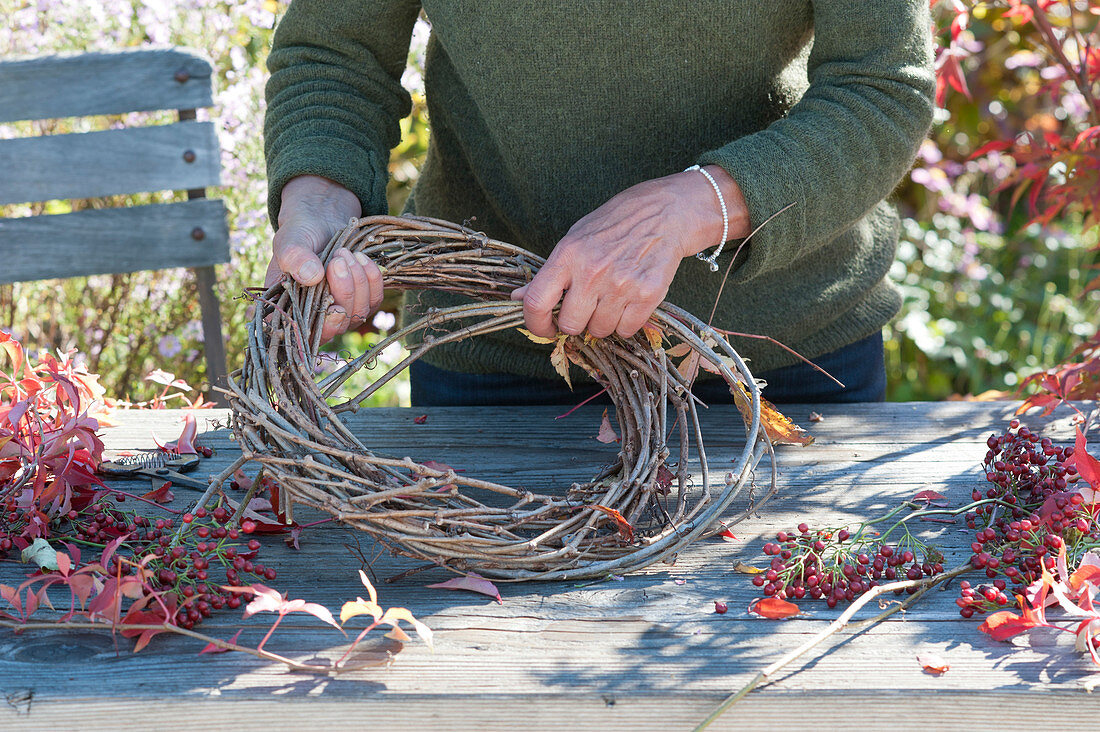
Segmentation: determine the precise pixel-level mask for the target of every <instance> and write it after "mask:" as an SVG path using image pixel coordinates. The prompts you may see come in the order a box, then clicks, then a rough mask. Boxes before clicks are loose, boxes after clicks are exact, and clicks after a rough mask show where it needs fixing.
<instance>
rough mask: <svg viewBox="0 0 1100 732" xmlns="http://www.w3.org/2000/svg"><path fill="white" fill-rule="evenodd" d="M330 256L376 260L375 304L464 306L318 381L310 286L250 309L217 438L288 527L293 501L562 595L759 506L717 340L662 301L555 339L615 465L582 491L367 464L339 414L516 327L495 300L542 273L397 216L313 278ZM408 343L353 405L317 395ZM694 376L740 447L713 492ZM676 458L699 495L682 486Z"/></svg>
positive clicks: (503, 302)
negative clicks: (637, 324)
mask: <svg viewBox="0 0 1100 732" xmlns="http://www.w3.org/2000/svg"><path fill="white" fill-rule="evenodd" d="M339 248H346V249H349V250H351V251H353V252H363V253H365V254H366V255H367V256H368V257H370V258H371V259H372V260H374V261H375V262H377V263H378V265H379V266H380V267H381V268H382V270H383V273H384V275H383V282H384V286H385V287H386V288H396V289H398V290H407V289H417V290H419V289H429V290H445V291H448V292H457V293H461V294H463V295H467V296H469V297H471V298H472V299H473V300H474V301H475V302H473V303H471V304H467V305H462V306H458V307H452V308H445V309H436V310H432V311H429V312H428V313H427V314H426V315H425V316H424V317H422V318H420V319H419V320H417V321H416V322H413V323H410V324H408V325H407V326H406V327H404V328H402V329H401V330H399V331H398V332H396V333H393V334H392V335H390V336H389V337H387V338H386V339H384V340H383V341H381V342H380V343H379V344H378V345H377V346H375V347H374V348H372V349H371V350H370V351H368V352H367V353H364V354H362V355H360V356H358V357H357V358H354V359H351V360H348V361H346V362H345V363H343V365H342V366H340V367H339V368H338V370H336V371H335V372H333V373H330V374H328V375H325V376H321V375H319V374H318V366H319V364H320V358H321V356H320V355H319V347H320V337H321V326H322V322H323V319H324V315H325V312H326V309H327V308H328V306H329V305H330V304H331V302H332V297H331V295H330V294H329V292H328V289H327V286H326V285H325V283H324V282H322V283H321V284H319V285H316V286H313V287H303V286H300V285H299V284H297V283H296V282H294V281H293V280H290V279H289V278H286V279H284V281H282V282H280V283H277V284H275V285H273V286H272V287H270V288H269V289H268V290H267V291H266V292H264V293H263V294H262V295H260V296H258V297H257V298H256V303H257V307H256V311H255V315H254V316H253V320H252V322H251V324H250V325H249V343H248V351H247V354H246V358H245V362H244V365H243V366H242V368H241V369H239V370H237V371H235V372H234V373H233V374H232V376H231V377H230V380H229V384H230V392H231V393H230V404H231V407H232V411H233V429H234V432H235V434H236V437H237V440H238V441H239V444H240V446H241V449H242V451H243V453H244V455H245V456H248V457H251V458H252V459H254V460H256V461H257V462H259V463H260V464H261V465H262V466H263V467H264V470H265V472H266V474H267V475H270V476H272V477H273V478H275V479H276V481H277V482H278V485H279V486H280V491H281V496H280V497H281V499H282V503H281V505H282V506H283V507H284V508H285V509H286V510H287V512H288V513H289V512H290V510H291V508H292V506H293V504H295V503H300V504H304V505H308V506H312V507H314V508H317V509H320V510H322V511H326V512H328V513H330V514H332V515H333V516H334V517H336V518H337V519H338V520H340V521H342V522H344V523H346V524H349V525H351V526H353V527H355V528H358V529H361V530H363V531H366V532H368V533H369V534H371V535H372V536H374V537H375V538H376V539H378V540H379V541H381V542H382V543H383V544H385V545H386V546H387V547H388V548H389V549H390V550H391V551H393V552H394V553H397V554H402V555H406V556H409V557H414V558H418V559H425V560H428V561H430V562H433V563H436V564H439V565H441V566H446V567H448V568H450V569H453V570H455V571H458V572H469V571H475V572H478V573H480V574H482V575H484V576H488V577H493V578H495V579H506V580H507V579H511V580H524V579H546V580H551V579H554V580H562V579H580V578H590V577H604V576H607V574H609V573H622V572H627V571H630V570H635V569H640V568H641V567H644V566H646V565H648V564H651V563H653V562H656V561H658V560H661V559H670V558H671V557H674V555H675V554H676V553H677V552H679V551H680V550H681V549H683V548H684V547H685V546H686V545H687V544H688V543H689V542H691V541H692V540H694V539H696V538H698V537H700V536H702V535H704V533H705V532H707V530H708V528H709V527H711V526H712V525H713V524H714V523H715V522H716V520H717V519H718V518H719V516H722V514H723V512H725V511H726V510H727V509H728V508H729V507H730V505H731V504H732V503H733V501H734V500H735V499H737V497H738V496H739V495H741V494H742V492H743V491H744V490H745V489H746V488H748V489H749V495H748V497H749V499H750V500H749V501H748V504H749V505H748V507H747V508H745V509H744V510H743V511H741V512H740V514H737V515H730V516H726V517H724V519H726V520H727V523H732V522H736V521H738V520H740V519H742V518H744V517H745V516H746V515H748V513H749V512H750V511H754V510H756V509H758V508H759V507H760V505H762V503H763V502H764V501H766V500H767V499H768V498H770V497H771V496H772V495H774V493H775V466H774V456H772V455H771V452H772V444H771V440H770V439H769V437H768V435H767V433H766V431H765V429H764V428H763V426H762V423H761V399H760V391H759V388H758V386H757V384H756V383H755V382H754V380H753V378H752V375H751V374H750V373H749V370H748V368H747V367H746V366H745V363H744V361H742V359H741V358H740V356H738V355H737V352H736V351H735V350H734V349H733V348H732V347H731V346H730V344H729V343H728V342H727V341H726V340H725V339H724V338H723V337H722V336H720V335H719V334H717V333H716V332H715V331H713V330H712V329H711V328H710V327H708V326H707V325H706V324H704V323H702V322H701V321H700V320H698V319H697V318H695V317H694V316H692V315H691V314H689V313H687V312H685V311H684V310H682V309H680V308H678V307H676V306H674V305H671V304H668V303H664V304H662V305H661V306H660V307H659V308H658V309H657V311H656V312H655V313H654V315H653V317H652V318H651V320H650V321H649V324H648V325H647V327H646V328H645V329H644V330H643V331H641V332H639V333H638V334H636V335H634V336H633V337H631V338H627V339H623V338H620V337H618V336H611V337H609V338H605V339H592V338H583V337H579V336H564V335H563V336H559V337H558V339H557V341H556V342H555V348H554V351H553V356H552V358H553V359H555V360H556V361H557V362H558V363H563V362H564V361H568V362H569V363H572V364H575V365H577V366H579V367H580V368H581V369H583V370H584V371H586V372H587V373H588V374H590V375H591V376H592V377H593V378H594V379H596V381H597V382H599V383H600V384H601V385H602V386H604V387H606V389H607V391H608V394H609V395H610V398H611V400H612V402H613V404H614V408H615V414H616V417H617V421H618V423H619V426H620V430H621V432H622V437H621V443H620V445H621V449H620V451H619V455H618V459H617V460H616V461H615V463H614V464H612V465H610V466H606V467H603V468H602V469H600V470H598V472H597V473H596V475H595V476H594V477H593V478H592V480H590V481H589V482H587V483H584V484H579V483H574V484H572V485H568V486H563V487H562V488H561V489H560V490H559V491H557V492H549V493H535V492H533V491H531V490H528V489H526V488H524V487H522V486H516V487H511V486H506V485H501V484H499V483H495V482H491V481H489V480H485V479H482V478H477V477H474V476H471V475H466V474H456V473H455V472H454V470H452V469H445V470H440V469H436V468H435V467H432V466H431V465H425V464H421V463H417V462H415V461H413V460H412V459H410V458H408V457H404V458H402V457H392V456H383V455H380V454H377V453H376V452H374V451H372V450H371V449H370V447H369V446H368V445H365V444H363V442H361V441H360V440H359V439H358V438H357V437H356V436H355V435H353V434H352V433H351V431H350V430H348V429H347V427H346V426H345V425H344V424H343V423H342V422H341V420H340V415H342V414H345V413H347V412H354V411H355V410H357V409H358V408H359V404H360V403H361V402H362V401H363V400H364V399H366V398H367V397H368V396H369V395H370V394H371V393H373V391H374V390H376V389H377V388H378V387H379V386H381V385H382V384H384V383H386V382H387V381H389V380H390V379H392V378H393V377H394V376H396V375H397V374H398V373H400V372H401V371H402V370H403V369H405V368H406V367H407V366H408V365H409V364H410V363H411V362H412V361H414V360H415V359H417V358H420V357H421V356H422V355H424V354H425V353H426V352H427V351H429V350H431V349H432V348H434V347H435V346H438V345H440V344H442V343H450V342H453V341H460V340H463V339H466V338H475V337H477V336H480V335H484V334H486V333H492V332H494V331H499V330H504V329H507V328H516V327H519V326H522V325H523V305H522V303H521V302H513V301H511V300H509V294H510V293H511V291H512V290H514V289H515V288H517V287H519V286H521V285H523V284H525V283H527V282H529V281H530V280H531V278H532V277H533V276H534V274H535V272H537V271H538V269H539V267H540V266H542V264H543V262H544V260H543V259H541V258H540V257H538V256H536V255H534V254H531V253H530V252H527V251H525V250H523V249H520V248H518V247H515V246H511V245H509V244H505V243H503V242H499V241H494V240H492V239H489V238H487V237H485V235H483V234H480V233H478V232H475V231H472V230H470V229H467V228H465V227H462V226H458V225H455V224H452V223H449V222H446V221H440V220H435V219H428V218H413V217H400V218H399V217H391V216H374V217H368V218H363V219H353V220H352V221H351V223H349V224H348V226H347V227H345V228H344V229H343V230H342V231H340V232H339V233H338V234H337V235H336V236H335V237H333V239H332V240H331V241H330V242H329V243H328V245H327V246H326V247H325V249H324V250H323V251H322V252H321V254H320V256H321V259H322V260H323V261H325V262H327V261H328V260H329V259H330V258H331V257H332V255H333V253H334V252H335V251H336V250H337V249H339ZM418 331H424V334H423V338H422V343H421V344H420V345H419V346H416V347H414V349H413V350H412V352H411V353H410V355H409V356H408V358H406V359H404V360H403V361H402V362H401V363H399V364H397V365H396V366H395V367H394V368H392V369H391V370H390V371H388V372H386V373H385V374H382V375H380V376H379V377H378V378H376V379H374V381H373V382H372V383H371V384H370V386H369V387H368V388H367V389H365V390H364V391H361V392H359V393H358V394H356V395H355V396H353V397H351V398H349V399H342V398H340V397H336V396H335V395H336V394H337V392H338V391H339V390H340V388H341V386H343V385H344V383H345V382H346V381H347V380H348V379H349V378H350V377H351V376H352V375H353V374H355V373H356V372H357V371H359V370H361V369H363V368H364V367H367V368H370V367H372V365H374V364H375V363H376V362H377V359H376V357H377V355H378V354H379V353H381V351H382V349H384V348H386V347H387V346H388V345H390V344H391V343H394V342H395V341H397V340H398V339H401V338H405V337H406V336H409V335H411V334H414V333H416V332H418ZM664 344H668V345H670V346H671V347H670V348H668V349H667V350H666V349H665V348H664V347H663V345H664ZM674 360H675V363H674ZM700 366H702V367H704V368H707V369H708V370H711V371H714V372H716V373H719V374H721V376H722V377H723V378H724V379H725V380H726V382H727V383H728V384H729V385H730V387H731V389H732V390H733V391H734V393H735V395H736V396H738V402H739V403H738V407H739V413H738V414H739V417H740V418H741V419H740V420H739V421H740V423H742V424H743V427H744V431H745V445H744V448H743V450H742V451H741V454H740V456H739V457H738V459H737V460H736V463H735V467H734V470H733V471H732V472H729V473H723V474H722V475H721V476H717V477H716V476H713V475H712V471H711V470H710V469H709V468H708V465H707V459H706V452H705V449H704V447H703V440H702V435H701V433H700V428H699V420H698V415H697V411H696V406H697V404H696V402H697V399H696V398H695V397H693V396H692V395H691V393H690V391H689V386H690V383H691V380H692V379H693V378H694V376H695V372H696V371H697V369H698V368H699V367H700ZM565 368H566V369H567V368H568V367H567V366H566V367H565ZM560 370H561V368H559V371H560ZM731 411H732V410H731ZM734 423H735V422H731V424H734ZM674 429H675V432H676V435H677V436H676V445H677V447H678V457H677V459H676V460H674V461H673V462H669V457H670V455H671V451H670V448H669V446H668V445H666V441H667V440H670V439H672V432H673V430H674ZM727 438H728V436H727ZM765 454H768V455H769V456H770V459H769V462H770V463H771V486H770V488H769V489H768V490H767V491H765V492H764V495H761V496H754V495H752V491H753V474H754V471H755V468H756V466H757V465H758V463H759V462H760V460H761V459H762V458H763V457H764V455H765ZM693 460H694V461H697V464H698V466H699V469H700V471H701V480H695V479H693V477H692V474H691V472H690V471H689V467H690V466H691V465H692V461H693Z"/></svg>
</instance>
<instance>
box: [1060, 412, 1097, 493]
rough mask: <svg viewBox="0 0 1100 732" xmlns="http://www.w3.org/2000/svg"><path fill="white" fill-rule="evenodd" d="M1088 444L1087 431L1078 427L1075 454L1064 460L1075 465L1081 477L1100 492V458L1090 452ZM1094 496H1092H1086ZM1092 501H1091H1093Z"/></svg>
mask: <svg viewBox="0 0 1100 732" xmlns="http://www.w3.org/2000/svg"><path fill="white" fill-rule="evenodd" d="M1087 448H1088V444H1087V443H1086V442H1085V433H1083V432H1082V431H1081V428H1080V427H1078V428H1077V441H1076V442H1075V443H1074V446H1073V455H1071V456H1070V457H1069V458H1068V459H1067V460H1065V461H1063V465H1065V466H1067V467H1068V466H1070V465H1072V466H1074V467H1076V468H1077V473H1078V474H1079V475H1080V476H1081V479H1082V480H1084V481H1085V482H1086V483H1088V484H1089V485H1090V486H1091V487H1092V489H1093V491H1094V492H1100V460H1097V459H1096V458H1094V457H1093V456H1092V455H1090V454H1089V452H1088V449H1087ZM1086 498H1092V496H1086ZM1091 502H1092V501H1090V503H1091Z"/></svg>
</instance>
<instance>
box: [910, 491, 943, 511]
mask: <svg viewBox="0 0 1100 732" xmlns="http://www.w3.org/2000/svg"><path fill="white" fill-rule="evenodd" d="M912 500H913V501H924V502H925V503H927V504H928V505H929V506H936V507H938V508H943V507H944V506H950V505H951V504H950V502H948V501H947V496H945V495H943V494H942V493H937V492H936V491H933V490H925V491H919V492H918V493H916V494H915V495H914V496H913V499H912Z"/></svg>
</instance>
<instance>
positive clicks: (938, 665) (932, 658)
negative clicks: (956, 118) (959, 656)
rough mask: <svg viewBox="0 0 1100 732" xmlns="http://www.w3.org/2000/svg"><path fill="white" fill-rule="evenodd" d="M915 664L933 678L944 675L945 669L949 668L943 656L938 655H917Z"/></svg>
mask: <svg viewBox="0 0 1100 732" xmlns="http://www.w3.org/2000/svg"><path fill="white" fill-rule="evenodd" d="M917 663H919V664H920V665H921V668H923V669H924V670H925V672H926V673H930V674H932V675H933V676H939V675H940V674H943V673H946V672H947V669H949V668H951V666H950V665H949V664H948V663H947V661H945V660H944V658H943V656H941V655H940V654H938V653H918V654H917Z"/></svg>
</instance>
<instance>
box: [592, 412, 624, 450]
mask: <svg viewBox="0 0 1100 732" xmlns="http://www.w3.org/2000/svg"><path fill="white" fill-rule="evenodd" d="M596 439H597V440H599V441H600V442H604V443H608V442H618V441H619V435H618V434H617V433H616V432H615V428H614V427H612V426H611V420H610V419H608V416H607V408H606V407H605V408H604V410H603V419H602V420H601V421H600V432H599V434H597V435H596Z"/></svg>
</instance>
